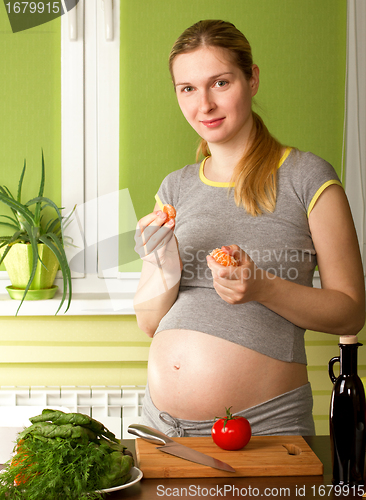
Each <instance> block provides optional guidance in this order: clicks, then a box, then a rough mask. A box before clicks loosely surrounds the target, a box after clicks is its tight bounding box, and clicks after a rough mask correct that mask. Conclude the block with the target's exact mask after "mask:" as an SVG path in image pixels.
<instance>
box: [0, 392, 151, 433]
mask: <svg viewBox="0 0 366 500" xmlns="http://www.w3.org/2000/svg"><path fill="white" fill-rule="evenodd" d="M144 394H145V386H92V387H79V386H66V387H65V386H62V387H49V386H42V387H39V386H36V387H5V386H2V387H0V412H1V409H2V408H3V409H5V407H6V408H9V407H14V406H19V407H23V408H24V407H27V408H29V407H31V406H37V407H50V408H52V407H53V406H58V407H60V406H61V407H64V408H65V410H66V409H68V410H69V411H70V412H78V413H85V414H87V415H89V416H90V417H93V418H95V419H96V420H99V421H100V422H102V423H103V424H104V425H105V426H106V427H107V428H108V429H109V430H110V431H111V432H113V433H114V434H115V435H116V437H118V438H123V439H131V438H133V435H132V434H129V433H128V432H127V428H128V426H129V425H130V424H132V423H138V422H139V421H140V418H141V408H142V400H143V397H144ZM9 425H11V422H9Z"/></svg>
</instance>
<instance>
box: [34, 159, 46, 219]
mask: <svg viewBox="0 0 366 500" xmlns="http://www.w3.org/2000/svg"><path fill="white" fill-rule="evenodd" d="M44 183H45V168H44V154H43V149H42V177H41V184H40V186H39V192H38V199H39V200H40V201H38V202H37V204H36V209H35V212H34V216H35V217H34V218H35V220H36V221H37V223H38V221H40V215H41V210H42V197H43V191H44Z"/></svg>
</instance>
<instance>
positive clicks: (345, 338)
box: [339, 335, 358, 344]
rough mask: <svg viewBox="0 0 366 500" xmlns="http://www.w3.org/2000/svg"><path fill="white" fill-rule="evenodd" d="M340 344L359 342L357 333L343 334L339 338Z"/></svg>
mask: <svg viewBox="0 0 366 500" xmlns="http://www.w3.org/2000/svg"><path fill="white" fill-rule="evenodd" d="M339 343H340V344H357V343H358V338H357V335H343V336H342V337H340V338H339Z"/></svg>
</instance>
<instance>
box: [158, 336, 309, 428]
mask: <svg viewBox="0 0 366 500" xmlns="http://www.w3.org/2000/svg"><path fill="white" fill-rule="evenodd" d="M148 379H149V390H150V393H151V397H152V400H153V402H154V404H155V406H156V407H157V408H158V409H159V410H161V411H167V412H168V413H170V414H171V415H172V416H173V417H178V418H183V419H188V420H207V419H213V418H215V417H217V416H221V415H224V414H225V407H229V406H232V411H233V412H237V411H241V410H244V409H246V408H250V407H251V406H255V405H257V404H259V403H263V402H264V401H267V400H268V399H271V398H273V397H275V396H279V395H280V394H283V393H284V392H288V391H291V390H293V389H296V388H297V387H300V386H302V385H304V384H306V383H307V381H308V379H307V371H306V366H305V365H303V364H299V363H287V362H285V361H279V360H276V359H273V358H270V357H268V356H265V355H264V354H260V353H258V352H255V351H252V350H250V349H247V348H245V347H243V346H241V345H238V344H234V343H233V342H229V341H227V340H224V339H221V338H218V337H213V336H212V335H207V334H205V333H201V332H196V331H192V330H166V331H162V332H159V333H158V334H157V335H156V336H155V337H154V338H153V341H152V343H151V347H150V355H149V363H148Z"/></svg>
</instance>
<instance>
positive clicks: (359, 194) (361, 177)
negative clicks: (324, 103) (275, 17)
mask: <svg viewBox="0 0 366 500" xmlns="http://www.w3.org/2000/svg"><path fill="white" fill-rule="evenodd" d="M347 5H348V13H347V31H348V33H347V75H346V122H345V123H346V130H345V146H346V156H345V187H346V193H347V196H348V199H349V202H350V205H351V210H352V214H353V218H354V221H355V225H356V230H357V235H358V239H359V243H360V248H361V252H362V257H363V262H364V267H365V269H366V251H365V250H366V241H365V237H366V228H365V222H366V214H365V212H366V202H365V200H366V0H348V4H347Z"/></svg>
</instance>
